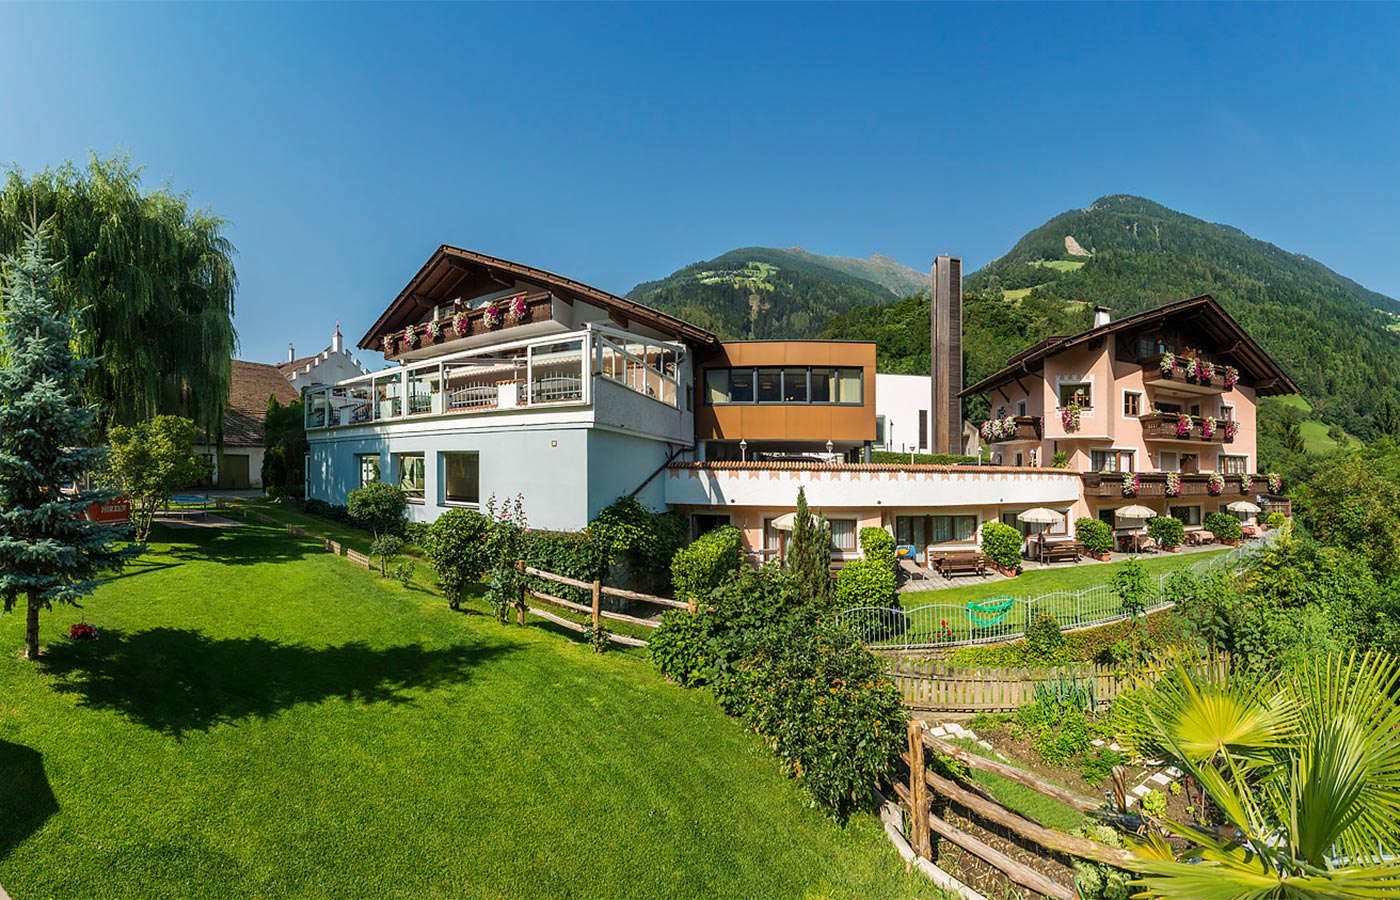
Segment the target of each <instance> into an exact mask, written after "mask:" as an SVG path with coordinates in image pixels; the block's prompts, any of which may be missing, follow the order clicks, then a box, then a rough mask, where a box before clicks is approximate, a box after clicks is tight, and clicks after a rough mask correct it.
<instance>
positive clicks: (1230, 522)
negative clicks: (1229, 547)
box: [1205, 512, 1244, 541]
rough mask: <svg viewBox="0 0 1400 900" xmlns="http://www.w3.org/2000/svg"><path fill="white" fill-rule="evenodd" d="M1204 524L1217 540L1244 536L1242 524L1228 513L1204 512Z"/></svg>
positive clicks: (1236, 538) (1236, 539)
mask: <svg viewBox="0 0 1400 900" xmlns="http://www.w3.org/2000/svg"><path fill="white" fill-rule="evenodd" d="M1205 526H1206V531H1209V532H1210V533H1211V534H1213V535H1215V539H1216V540H1217V541H1238V540H1239V539H1240V538H1242V537H1244V526H1242V525H1241V524H1240V520H1239V519H1237V518H1235V517H1234V516H1233V515H1231V514H1230V513H1223V512H1213V513H1206V521H1205Z"/></svg>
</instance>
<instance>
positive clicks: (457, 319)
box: [452, 312, 472, 337]
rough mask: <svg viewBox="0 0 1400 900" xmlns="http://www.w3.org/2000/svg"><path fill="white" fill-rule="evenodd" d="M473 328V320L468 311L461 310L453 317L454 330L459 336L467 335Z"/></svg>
mask: <svg viewBox="0 0 1400 900" xmlns="http://www.w3.org/2000/svg"><path fill="white" fill-rule="evenodd" d="M471 330H472V320H471V317H470V316H468V315H467V314H466V313H464V312H459V313H457V314H456V315H455V316H453V317H452V331H453V332H454V333H455V334H456V335H457V337H466V335H467V333H468V332H470V331H471Z"/></svg>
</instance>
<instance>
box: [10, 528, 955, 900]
mask: <svg viewBox="0 0 1400 900" xmlns="http://www.w3.org/2000/svg"><path fill="white" fill-rule="evenodd" d="M155 538H156V540H157V541H163V542H164V543H155V544H153V545H152V548H151V552H150V553H149V554H148V555H146V556H145V557H144V558H142V559H141V560H140V561H139V562H138V563H136V564H135V565H133V566H132V567H131V568H130V569H129V570H128V571H127V572H126V573H125V574H123V575H122V576H121V577H120V578H119V579H117V580H115V581H113V582H112V583H110V584H109V585H107V586H104V587H103V588H101V589H100V590H99V591H98V592H97V594H96V595H94V596H93V597H92V598H90V599H89V600H88V601H87V602H86V604H85V609H84V610H83V611H81V612H78V611H74V610H69V609H63V610H55V611H53V612H50V613H46V614H45V616H44V620H43V638H44V641H45V643H46V653H47V658H46V659H45V660H43V661H42V662H38V663H35V662H28V661H25V660H22V659H19V658H17V656H16V655H15V654H14V653H11V652H6V653H5V654H4V655H3V656H0V883H2V884H4V885H5V888H6V889H7V890H8V891H9V892H10V893H11V895H12V896H14V897H17V898H23V900H37V898H46V897H52V898H64V897H75V898H97V897H113V898H116V897H121V898H129V897H143V898H145V897H157V898H158V897H172V898H174V897H180V898H186V897H200V898H217V897H250V896H259V897H296V898H301V897H305V898H321V897H376V898H378V897H413V898H445V897H473V898H477V897H481V898H495V897H501V898H505V897H511V898H514V897H575V898H576V897H623V896H625V897H697V898H698V897H704V898H710V897H797V896H803V897H895V896H934V895H935V894H936V891H934V890H933V889H932V888H930V887H929V886H928V885H927V883H926V882H922V881H920V880H918V879H917V877H912V878H911V877H910V876H905V875H904V874H903V866H902V864H901V863H900V861H899V858H898V856H897V855H896V854H895V853H894V851H893V849H892V848H891V847H890V846H889V844H888V843H887V841H886V840H885V838H884V836H883V835H882V833H881V829H880V827H879V824H878V822H877V821H876V820H875V819H874V818H873V817H871V816H869V815H860V816H857V817H855V818H854V819H853V820H852V821H851V822H850V823H849V824H848V825H847V826H846V827H844V828H840V827H837V826H835V825H833V824H832V823H831V822H829V821H828V820H827V819H825V818H824V817H823V816H822V814H821V813H820V812H819V811H817V810H814V809H811V808H810V807H809V806H808V802H807V799H806V797H805V796H804V795H803V794H802V792H801V791H800V790H799V788H798V787H797V786H796V784H795V783H794V782H792V781H790V780H788V779H786V778H785V777H783V776H782V775H781V774H780V772H779V769H778V766H777V764H776V763H775V761H774V760H773V759H772V758H771V756H770V754H769V752H768V751H767V749H766V748H764V747H763V746H762V745H761V743H760V742H759V741H757V740H756V739H754V738H753V737H752V736H749V735H746V734H744V733H743V731H742V729H741V728H740V727H739V725H738V724H737V723H736V722H735V721H733V720H731V719H729V718H727V717H726V716H725V715H724V714H723V713H722V712H721V711H720V710H719V709H718V708H717V706H716V705H715V703H714V702H713V700H712V699H711V698H710V697H709V695H708V694H706V693H704V692H697V691H686V690H683V689H681V688H679V687H676V686H673V685H669V684H666V683H665V682H663V681H662V680H661V679H660V678H659V677H658V675H657V674H656V672H655V669H654V668H653V667H652V666H651V664H650V663H649V662H648V661H646V660H645V659H643V658H640V657H638V656H637V655H635V654H604V655H601V656H596V655H594V654H593V653H591V652H590V651H589V649H588V648H587V647H585V646H583V645H581V644H579V643H577V642H574V641H571V640H568V639H566V638H567V637H572V635H571V634H563V633H561V632H559V631H555V630H551V629H547V628H543V627H526V628H520V627H516V626H514V625H509V626H502V625H500V624H498V623H497V622H495V621H494V620H492V619H490V618H489V617H488V616H486V615H484V614H481V613H479V612H468V613H453V612H451V611H450V610H449V609H448V608H447V606H446V604H445V603H444V602H443V601H442V600H441V598H439V597H436V596H434V595H431V594H429V593H428V592H426V591H425V590H423V589H422V588H420V587H410V588H404V587H402V586H401V585H399V584H397V583H395V582H392V581H388V580H384V579H380V578H378V577H376V576H374V575H371V574H369V573H366V572H365V571H363V570H361V569H358V568H356V567H354V566H352V565H350V564H349V563H348V562H346V561H345V560H344V559H338V558H335V557H332V556H331V555H329V554H326V553H324V552H323V551H322V550H321V549H320V546H319V544H318V543H316V542H313V541H311V540H309V539H303V540H297V539H294V538H291V537H290V536H289V535H287V534H286V533H285V532H284V531H281V530H279V529H275V528H271V527H257V526H251V525H249V526H242V527H237V528H229V529H222V530H214V529H179V530H175V529H167V528H161V529H158V531H157V534H156V535H155ZM80 617H85V618H86V619H87V621H90V622H92V623H94V624H95V625H96V626H97V627H98V628H99V629H100V630H101V632H102V638H101V640H99V641H97V642H96V643H92V644H70V643H68V642H66V641H63V640H60V639H59V638H58V637H57V636H58V635H59V634H60V633H62V632H63V631H66V629H67V626H68V624H69V623H70V622H73V621H76V620H78V619H79V618H80ZM22 629H23V620H22V618H21V617H19V616H5V617H3V618H0V647H4V648H7V651H10V650H15V649H17V648H18V647H19V646H20V645H21V643H22Z"/></svg>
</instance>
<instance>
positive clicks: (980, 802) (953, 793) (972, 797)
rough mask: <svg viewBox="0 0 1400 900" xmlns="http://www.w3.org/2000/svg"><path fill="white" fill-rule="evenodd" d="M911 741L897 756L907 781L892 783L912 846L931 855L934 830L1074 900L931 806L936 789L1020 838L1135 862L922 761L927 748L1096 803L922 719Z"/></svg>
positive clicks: (1079, 803) (1026, 883) (1016, 876)
mask: <svg viewBox="0 0 1400 900" xmlns="http://www.w3.org/2000/svg"><path fill="white" fill-rule="evenodd" d="M908 739H909V746H908V750H906V751H905V752H904V753H903V754H901V757H900V758H901V759H903V760H904V762H905V763H906V764H908V766H909V783H908V784H907V785H906V784H900V783H896V784H895V786H894V789H895V793H896V794H898V795H899V799H900V801H901V802H902V804H903V806H904V811H905V815H906V822H907V826H906V830H907V832H908V834H907V837H908V838H909V845H910V846H911V847H912V848H913V849H914V852H915V853H917V854H919V855H920V856H923V857H924V858H926V859H930V860H931V859H932V858H933V835H935V834H936V835H937V836H938V837H940V838H942V839H943V840H946V841H948V842H949V843H951V844H954V845H956V846H958V847H961V848H962V849H963V850H966V851H967V852H968V853H971V854H972V855H973V856H976V857H977V858H979V859H981V860H982V861H984V862H986V863H987V864H988V865H990V866H992V867H993V868H995V869H997V870H998V871H1000V872H1001V873H1002V874H1004V875H1005V876H1006V877H1007V878H1009V879H1010V880H1011V881H1013V882H1015V883H1016V884H1019V885H1021V886H1022V887H1024V888H1027V889H1029V890H1031V891H1034V892H1035V893H1037V894H1041V895H1043V896H1046V897H1052V898H1054V900H1074V898H1075V896H1076V894H1075V891H1074V888H1073V887H1072V886H1070V885H1066V884H1061V883H1059V882H1057V881H1054V880H1053V879H1051V878H1050V877H1049V876H1047V875H1046V874H1045V873H1043V872H1040V871H1037V870H1036V869H1034V868H1032V867H1030V866H1028V865H1026V864H1025V863H1022V862H1019V861H1017V860H1014V859H1012V858H1011V857H1009V856H1007V855H1006V854H1005V853H1002V852H1001V851H1000V850H997V849H996V848H995V847H992V846H990V845H989V844H987V843H986V842H985V841H982V840H980V839H979V838H977V837H976V836H975V835H973V834H970V833H968V832H967V831H964V830H962V829H959V828H958V827H957V826H955V825H953V824H952V823H951V822H949V821H947V820H946V819H944V818H942V817H940V816H939V815H938V814H937V812H936V810H935V806H934V796H935V795H939V796H942V797H943V798H945V799H946V800H947V801H951V802H952V803H954V804H956V805H957V806H959V807H961V808H962V809H963V810H965V811H966V812H967V813H969V814H971V816H972V817H973V818H974V819H980V820H983V821H986V822H991V823H993V824H995V825H998V826H1000V827H1002V828H1005V829H1007V830H1008V831H1010V832H1012V833H1013V834H1015V835H1017V836H1018V837H1020V838H1022V839H1023V840H1026V841H1029V842H1031V843H1033V844H1036V845H1038V846H1040V847H1043V848H1045V849H1046V850H1049V851H1053V852H1055V853H1061V854H1065V855H1067V856H1074V857H1078V858H1080V859H1088V860H1093V861H1094V862H1100V863H1105V864H1107V865H1110V866H1117V867H1118V868H1122V869H1132V868H1134V863H1135V858H1134V856H1133V854H1132V853H1130V852H1129V851H1127V850H1122V849H1119V848H1117V847H1110V846H1108V845H1107V844H1102V843H1099V842H1098V841H1093V840H1089V839H1088V838H1081V837H1076V836H1074V835H1071V834H1066V833H1064V832H1062V831H1055V830H1053V829H1050V828H1046V827H1045V826H1043V825H1040V824H1038V823H1036V822H1032V821H1031V820H1029V819H1026V818H1024V817H1023V816H1021V815H1019V814H1017V813H1015V812H1013V811H1011V810H1009V809H1007V808H1006V807H1004V806H1002V805H1001V804H1000V803H997V802H995V801H993V800H989V799H987V796H986V795H985V794H983V793H981V792H976V791H973V790H970V789H968V788H965V787H963V786H962V785H960V784H958V783H957V782H955V781H952V780H950V779H947V778H944V777H942V776H941V775H937V774H935V773H933V772H931V771H929V769H928V766H927V763H926V761H925V750H930V751H933V752H935V753H943V754H947V755H949V756H952V757H953V758H955V759H957V760H958V761H959V762H961V763H963V764H965V765H967V766H968V767H969V768H973V769H980V770H982V771H985V772H991V773H993V774H996V775H1000V776H1001V777H1003V778H1010V779H1012V780H1013V781H1016V782H1017V783H1019V784H1022V785H1025V786H1026V787H1028V788H1030V789H1031V790H1033V791H1036V792H1038V793H1041V794H1044V795H1045V796H1047V797H1051V798H1053V799H1054V800H1056V801H1058V802H1060V803H1064V804H1066V805H1068V806H1071V807H1073V808H1074V809H1078V810H1080V811H1082V812H1090V811H1098V809H1099V806H1098V804H1096V803H1094V802H1093V801H1091V800H1086V799H1084V798H1082V797H1077V796H1075V795H1074V794H1071V793H1070V792H1068V791H1066V790H1064V789H1063V788H1059V787H1055V786H1054V785H1051V784H1046V783H1045V782H1043V781H1041V780H1040V779H1038V778H1036V777H1035V776H1034V775H1031V774H1029V773H1026V772H1022V771H1020V770H1018V769H1015V768H1012V767H1011V766H1008V765H1005V764H1004V763H999V762H996V761H994V760H989V759H984V758H982V757H980V756H977V755H976V754H973V753H968V752H966V751H963V750H962V749H961V748H959V747H957V746H955V745H953V744H949V743H948V742H946V741H941V740H939V739H938V738H936V737H934V736H933V735H931V734H929V733H928V732H927V731H925V730H924V724H923V723H922V722H918V721H914V722H910V723H909V735H908Z"/></svg>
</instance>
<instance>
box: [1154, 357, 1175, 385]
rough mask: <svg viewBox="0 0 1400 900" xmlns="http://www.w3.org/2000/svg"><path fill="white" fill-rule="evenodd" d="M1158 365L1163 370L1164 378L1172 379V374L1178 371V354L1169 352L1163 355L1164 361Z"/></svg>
mask: <svg viewBox="0 0 1400 900" xmlns="http://www.w3.org/2000/svg"><path fill="white" fill-rule="evenodd" d="M1157 365H1158V367H1159V368H1160V369H1161V370H1162V376H1163V377H1164V378H1170V377H1172V373H1173V372H1175V371H1176V354H1175V353H1173V352H1171V351H1170V350H1168V351H1167V352H1166V353H1163V354H1162V360H1161V362H1159V363H1158V364H1157Z"/></svg>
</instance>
